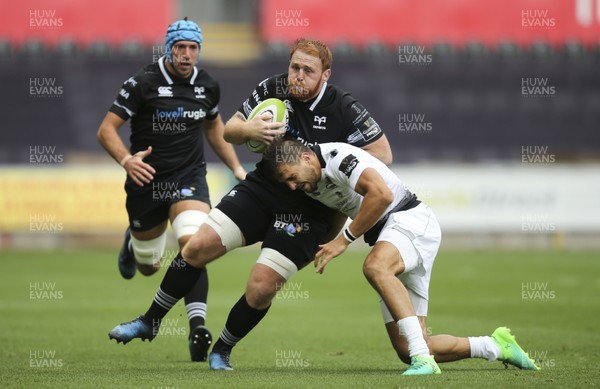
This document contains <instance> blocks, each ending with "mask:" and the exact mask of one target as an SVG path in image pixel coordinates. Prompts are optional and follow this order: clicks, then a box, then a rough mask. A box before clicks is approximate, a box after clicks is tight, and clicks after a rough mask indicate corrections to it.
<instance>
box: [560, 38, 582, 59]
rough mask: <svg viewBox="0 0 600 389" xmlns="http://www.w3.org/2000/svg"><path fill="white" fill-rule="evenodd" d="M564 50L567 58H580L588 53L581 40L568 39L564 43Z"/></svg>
mask: <svg viewBox="0 0 600 389" xmlns="http://www.w3.org/2000/svg"><path fill="white" fill-rule="evenodd" d="M563 52H564V54H565V56H566V57H567V58H573V59H575V58H580V57H582V56H584V55H586V51H585V48H584V47H583V45H582V44H581V42H577V41H567V42H565V44H564V45H563Z"/></svg>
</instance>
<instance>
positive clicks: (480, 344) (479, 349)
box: [469, 336, 500, 362]
mask: <svg viewBox="0 0 600 389" xmlns="http://www.w3.org/2000/svg"><path fill="white" fill-rule="evenodd" d="M469 345H470V346H471V358H484V359H487V360H488V361H490V362H491V361H495V360H497V359H498V358H500V347H498V345H497V344H496V343H495V342H494V341H493V340H492V338H491V337H489V336H469Z"/></svg>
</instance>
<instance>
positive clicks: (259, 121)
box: [246, 112, 285, 145]
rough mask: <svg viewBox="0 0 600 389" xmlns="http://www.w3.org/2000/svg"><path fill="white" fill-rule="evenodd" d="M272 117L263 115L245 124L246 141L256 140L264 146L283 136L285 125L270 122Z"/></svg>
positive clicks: (266, 114) (268, 114) (267, 114)
mask: <svg viewBox="0 0 600 389" xmlns="http://www.w3.org/2000/svg"><path fill="white" fill-rule="evenodd" d="M272 118H273V115H272V114H270V113H268V112H267V113H263V114H262V115H260V116H256V117H254V118H253V119H252V120H249V121H247V122H246V131H247V134H248V140H257V141H260V142H263V143H266V144H268V145H269V144H271V142H273V140H274V139H275V138H277V137H279V136H282V135H284V134H285V124H284V123H283V122H272V123H271V122H270V120H271V119H272Z"/></svg>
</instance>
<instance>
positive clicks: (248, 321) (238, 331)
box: [213, 294, 271, 351]
mask: <svg viewBox="0 0 600 389" xmlns="http://www.w3.org/2000/svg"><path fill="white" fill-rule="evenodd" d="M270 307H271V306H270V305H269V306H268V307H267V308H265V309H260V310H259V309H254V308H252V307H251V306H250V305H248V301H246V295H245V294H244V295H242V297H241V298H240V299H239V300H238V302H237V303H235V305H234V306H233V308H231V311H230V312H229V316H228V317H227V322H226V323H225V328H223V331H222V332H221V335H220V336H219V339H218V340H217V341H216V342H215V345H214V346H213V351H219V350H226V351H229V350H231V349H232V348H233V347H234V346H235V345H236V344H237V343H238V342H239V341H240V340H242V339H243V338H244V337H245V336H246V335H248V333H249V332H250V331H252V329H253V328H254V327H256V325H257V324H258V323H260V321H261V320H262V318H263V317H265V315H266V314H267V311H268V310H269V308H270Z"/></svg>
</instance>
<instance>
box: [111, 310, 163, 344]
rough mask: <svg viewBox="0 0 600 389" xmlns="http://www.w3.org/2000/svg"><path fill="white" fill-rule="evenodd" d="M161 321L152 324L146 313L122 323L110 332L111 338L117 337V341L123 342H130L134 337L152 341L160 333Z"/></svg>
mask: <svg viewBox="0 0 600 389" xmlns="http://www.w3.org/2000/svg"><path fill="white" fill-rule="evenodd" d="M159 327H160V323H158V324H156V325H152V323H149V322H148V321H147V320H146V318H145V317H144V315H140V316H138V317H137V318H135V319H133V320H132V321H128V322H127V323H121V324H119V325H118V326H116V327H115V328H113V329H112V330H110V332H109V333H108V338H109V339H116V340H117V343H120V342H123V344H127V343H129V342H130V341H131V340H132V339H135V338H140V339H142V341H144V340H146V339H148V340H149V341H150V342H152V339H154V337H155V336H156V334H158V329H159Z"/></svg>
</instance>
